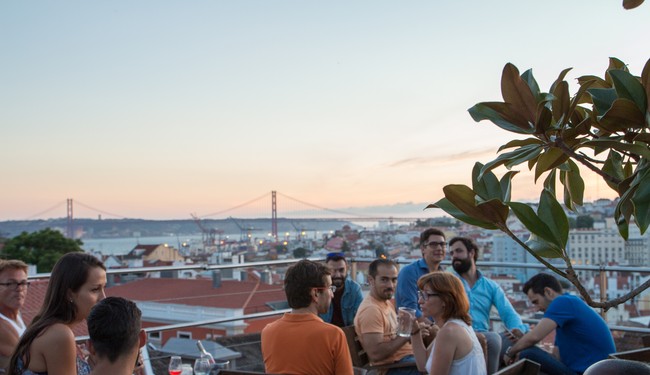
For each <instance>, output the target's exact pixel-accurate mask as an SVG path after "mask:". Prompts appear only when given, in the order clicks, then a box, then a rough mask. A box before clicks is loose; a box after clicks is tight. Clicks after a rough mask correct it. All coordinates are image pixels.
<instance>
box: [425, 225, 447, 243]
mask: <svg viewBox="0 0 650 375" xmlns="http://www.w3.org/2000/svg"><path fill="white" fill-rule="evenodd" d="M431 235H434V236H442V238H444V239H447V237H445V234H444V233H443V232H442V231H441V230H440V229H438V228H428V229H425V230H424V232H422V233H420V246H424V243H425V242H426V241H427V240H428V239H429V236H431Z"/></svg>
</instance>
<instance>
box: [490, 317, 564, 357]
mask: <svg viewBox="0 0 650 375" xmlns="http://www.w3.org/2000/svg"><path fill="white" fill-rule="evenodd" d="M556 327H557V324H556V323H555V322H554V321H553V320H551V319H549V318H542V320H540V321H539V323H538V324H537V325H536V326H535V328H533V329H532V330H531V331H530V332H528V333H527V334H525V335H523V336H522V337H521V338H520V339H519V340H518V341H517V342H516V343H515V344H514V345H512V346H511V347H509V348H508V349H506V354H505V355H504V356H503V361H504V362H505V363H506V364H510V363H512V362H514V361H515V359H516V358H517V354H518V353H519V352H520V351H522V350H524V349H526V348H529V347H531V346H533V345H535V344H537V343H538V342H540V341H542V339H543V338H544V337H546V336H548V334H549V333H551V332H552V331H553V330H554V329H555V328H556Z"/></svg>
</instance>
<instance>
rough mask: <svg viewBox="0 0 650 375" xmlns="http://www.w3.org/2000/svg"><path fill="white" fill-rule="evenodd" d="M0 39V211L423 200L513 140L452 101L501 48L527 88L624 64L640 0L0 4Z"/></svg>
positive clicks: (596, 191)
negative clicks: (529, 79) (529, 78)
mask: <svg viewBox="0 0 650 375" xmlns="http://www.w3.org/2000/svg"><path fill="white" fill-rule="evenodd" d="M0 35H2V37H1V38H0V124H2V125H1V126H2V133H1V134H2V138H1V139H2V146H1V147H0V160H1V163H2V164H1V165H2V176H1V177H0V181H1V184H0V220H22V219H27V218H49V217H63V216H65V214H66V211H65V205H64V204H61V202H65V200H66V198H72V199H74V200H75V201H76V202H82V203H83V204H84V206H81V205H75V215H76V216H78V217H96V216H97V215H98V210H101V211H103V212H104V213H103V216H104V217H111V216H110V215H108V214H107V213H111V214H115V216H116V217H133V218H145V219H167V218H175V219H184V218H189V217H190V216H189V214H190V213H196V214H197V215H199V216H203V215H207V214H209V213H214V212H219V211H222V210H226V209H228V208H231V207H233V206H236V205H239V204H242V203H244V202H247V201H250V200H253V199H255V198H256V197H260V196H263V195H264V194H267V193H270V191H272V190H276V191H278V192H280V193H283V194H286V195H287V196H290V197H294V198H296V199H298V200H301V201H304V202H308V203H310V204H313V205H317V206H321V207H327V208H331V209H335V210H338V209H341V210H350V211H354V210H357V212H362V211H367V212H370V209H369V208H370V207H374V206H381V207H383V208H382V210H384V211H385V212H386V214H389V213H394V214H400V212H402V213H407V212H406V211H408V210H406V209H404V210H401V211H400V210H399V209H398V207H397V206H396V205H398V204H402V205H400V206H399V207H402V206H410V207H411V208H415V211H417V212H418V213H421V208H423V207H424V205H426V204H428V203H431V202H434V201H436V200H438V199H439V198H441V197H442V187H443V186H444V185H447V184H451V183H465V184H469V178H470V173H471V168H472V165H473V164H474V162H475V161H481V162H484V163H485V162H487V161H490V160H492V159H493V158H495V157H496V155H497V154H496V150H497V148H498V147H499V146H500V145H502V144H504V143H506V142H507V141H508V140H510V139H511V136H510V134H509V133H506V132H505V131H502V130H500V129H499V128H497V127H496V126H494V125H492V124H491V123H488V122H481V123H475V122H474V121H473V120H472V119H471V118H470V116H469V115H468V113H467V109H468V108H470V107H471V106H472V105H474V104H476V103H477V102H480V101H495V100H501V95H500V86H499V83H500V77H501V71H502V69H503V66H504V65H505V64H506V63H508V62H512V63H513V64H515V65H516V66H517V67H518V68H519V69H520V71H521V72H523V71H524V70H526V69H529V68H532V69H533V73H534V74H535V77H536V78H537V81H538V83H539V85H540V87H542V89H543V90H548V88H549V87H550V85H551V83H552V82H553V80H555V78H556V77H557V75H558V74H559V72H560V71H561V70H562V69H564V68H568V67H573V68H574V69H573V70H572V71H571V72H570V73H569V75H568V76H567V78H568V79H569V80H570V81H571V82H575V78H576V77H578V76H581V75H585V74H595V75H598V76H602V75H603V72H604V70H605V69H606V67H607V65H608V58H609V57H610V56H614V57H617V58H619V59H621V60H623V61H624V62H626V63H628V65H629V69H630V70H631V71H632V72H633V73H634V74H636V75H640V74H641V69H642V67H643V65H644V64H645V62H646V61H647V60H648V58H650V43H648V38H649V36H650V4H644V5H642V6H640V7H639V8H637V9H635V10H631V11H626V10H624V9H623V8H622V6H621V1H620V0H573V1H567V0H549V1H540V2H522V1H515V0H502V1H485V0H476V1H472V0H470V1H457V2H456V1H454V2H452V1H444V2H443V1H383V0H373V1H336V0H335V1H320V2H316V1H275V0H267V1H247V0H237V1H234V0H231V1H216V0H211V1H192V0H190V1H158V0H157V1H3V2H0ZM575 91H576V85H573V87H572V89H571V92H572V93H575ZM586 183H587V186H588V192H587V193H586V199H588V200H593V199H597V198H601V197H602V198H612V197H613V196H614V195H613V193H612V192H611V191H610V190H609V189H608V188H607V187H606V186H605V184H604V183H602V182H601V183H597V180H596V179H595V178H592V177H588V178H587V179H586ZM515 184H516V185H517V186H518V187H517V189H516V190H515V196H516V197H518V198H521V199H537V196H538V194H539V193H538V191H536V190H535V189H534V188H533V186H532V185H531V178H530V177H529V176H525V175H523V176H519V177H517V178H516V179H515ZM283 202H286V200H285V201H280V203H279V204H280V207H279V210H280V211H281V210H282V203H283ZM406 203H410V204H406ZM260 204H261V205H262V207H263V208H259V205H258V206H256V207H255V208H250V207H249V208H246V209H250V210H253V209H255V210H260V209H263V210H270V205H271V202H270V195H269V198H268V200H264V201H263V202H262V203H260ZM293 204H294V205H295V202H294V203H293ZM86 206H88V207H92V208H96V209H98V210H91V209H89V208H87V207H86ZM52 207H55V209H52V210H48V209H49V208H52ZM285 207H286V205H285ZM384 211H382V212H384ZM415 211H413V209H411V210H410V211H409V213H412V212H415ZM39 213H43V214H39ZM231 214H232V215H234V216H236V215H238V214H241V215H243V214H244V213H243V209H242V211H239V212H238V211H233V212H231V213H229V214H226V215H225V216H228V215H231ZM421 214H422V215H423V216H439V215H440V212H436V211H430V212H425V213H421Z"/></svg>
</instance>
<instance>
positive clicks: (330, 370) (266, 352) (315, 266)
mask: <svg viewBox="0 0 650 375" xmlns="http://www.w3.org/2000/svg"><path fill="white" fill-rule="evenodd" d="M335 289H336V287H335V286H333V285H332V278H331V276H330V271H329V270H328V269H327V267H325V266H324V265H323V264H321V263H316V262H312V261H309V260H306V259H303V260H301V261H300V262H298V263H296V264H294V265H293V266H291V267H289V269H288V270H287V273H286V275H285V279H284V292H285V294H286V295H287V302H288V303H289V306H290V307H291V312H290V313H286V314H284V316H283V317H282V318H280V319H279V320H276V321H275V322H273V323H271V324H269V325H267V326H266V327H264V329H263V330H262V340H261V341H262V356H263V357H264V366H265V367H266V372H268V373H273V374H314V375H321V374H322V375H338V374H344V375H351V374H352V373H353V369H352V359H351V358H350V349H349V348H348V343H347V340H346V338H345V334H344V333H343V330H341V328H339V327H336V326H334V325H332V324H328V323H325V322H323V320H322V319H321V318H319V317H318V314H319V313H320V314H322V313H325V312H327V310H328V309H329V306H330V303H331V301H332V296H333V294H334V291H335Z"/></svg>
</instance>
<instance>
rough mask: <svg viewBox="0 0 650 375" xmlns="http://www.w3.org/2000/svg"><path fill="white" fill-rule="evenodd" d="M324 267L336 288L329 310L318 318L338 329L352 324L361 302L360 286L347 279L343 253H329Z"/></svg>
mask: <svg viewBox="0 0 650 375" xmlns="http://www.w3.org/2000/svg"><path fill="white" fill-rule="evenodd" d="M325 265H327V268H329V270H330V272H331V273H332V285H334V286H335V287H336V292H334V298H332V303H331V304H330V308H329V310H328V311H327V312H326V313H325V314H321V315H320V317H321V318H322V319H323V320H324V321H326V322H328V323H332V324H334V325H335V326H338V327H345V326H349V325H352V324H354V316H355V315H356V314H357V310H358V309H359V305H361V301H363V293H362V292H361V286H359V284H358V283H357V282H356V281H354V280H352V278H350V277H348V262H347V260H346V259H345V256H344V255H343V253H329V254H327V258H326V259H325Z"/></svg>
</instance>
